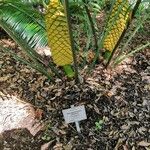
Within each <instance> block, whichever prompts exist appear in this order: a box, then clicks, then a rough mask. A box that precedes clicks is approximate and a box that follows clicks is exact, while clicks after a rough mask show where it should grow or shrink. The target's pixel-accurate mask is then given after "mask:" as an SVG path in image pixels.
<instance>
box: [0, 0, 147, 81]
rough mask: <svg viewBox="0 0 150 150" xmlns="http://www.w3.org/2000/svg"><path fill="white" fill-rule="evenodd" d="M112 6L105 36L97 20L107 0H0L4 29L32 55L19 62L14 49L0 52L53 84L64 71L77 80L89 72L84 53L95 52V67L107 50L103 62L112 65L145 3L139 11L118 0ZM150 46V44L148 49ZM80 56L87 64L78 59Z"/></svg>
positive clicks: (125, 1) (114, 0)
mask: <svg viewBox="0 0 150 150" xmlns="http://www.w3.org/2000/svg"><path fill="white" fill-rule="evenodd" d="M107 3H110V5H111V9H110V11H109V13H108V15H107V16H108V17H107V19H106V21H105V27H104V29H103V31H99V29H98V23H97V16H98V14H99V12H100V11H101V9H102V8H103V7H105V1H103V2H101V3H100V2H99V1H98V0H97V1H96V0H94V1H90V2H89V1H88V0H71V1H68V0H50V1H45V0H16V1H13V0H1V1H0V27H1V28H3V29H4V30H5V31H6V32H7V33H8V35H10V37H11V38H12V39H13V40H14V41H15V42H16V43H17V44H18V45H19V46H20V47H21V49H22V50H23V51H24V52H25V53H26V54H27V55H28V56H29V60H24V59H23V58H20V57H19V56H17V55H16V54H15V52H14V51H13V50H11V49H9V48H6V47H3V46H0V48H1V49H3V50H5V51H6V52H9V53H10V54H12V55H13V57H14V58H15V59H17V60H20V61H22V62H23V63H25V64H28V65H30V66H31V67H32V68H35V69H36V70H38V71H40V72H41V73H43V74H44V75H46V76H47V77H48V78H49V79H52V80H53V76H54V74H55V75H57V76H58V77H59V78H61V77H62V76H61V75H60V73H59V72H60V71H59V70H60V69H59V68H63V69H64V71H65V73H66V75H67V76H68V77H71V78H72V77H74V75H75V77H76V79H78V67H81V66H82V67H84V65H82V64H83V63H84V64H85V65H86V63H85V60H86V59H87V55H84V54H85V53H88V52H89V50H91V49H92V53H94V57H92V58H93V60H92V61H93V63H92V65H93V64H95V62H96V61H97V60H98V59H99V56H100V55H101V54H102V49H104V52H105V55H104V56H105V57H104V58H106V60H107V61H108V63H107V65H108V64H109V62H110V61H111V59H112V57H113V54H114V52H115V51H116V50H117V47H118V45H119V44H120V42H121V40H122V38H123V37H124V35H125V33H126V31H127V29H128V27H129V25H130V23H131V20H132V19H133V17H134V15H135V13H136V10H137V9H138V7H139V5H140V3H141V0H137V2H136V5H135V6H134V7H132V6H131V4H130V3H129V1H128V0H124V1H123V0H113V1H112V2H108V1H107ZM100 5H103V6H102V7H100ZM83 37H85V39H86V40H87V41H86V42H85V45H86V46H85V47H83V46H82V47H80V44H81V40H80V39H81V38H82V39H83ZM93 43H94V44H93ZM148 45H149V43H147V45H146V46H148ZM47 46H49V49H50V52H51V57H52V60H49V63H48V64H45V63H44V59H43V57H42V56H41V55H39V54H38V53H37V49H39V48H41V49H45V47H47ZM81 49H82V50H81ZM80 55H81V56H82V57H83V58H84V59H83V60H82V59H79V60H77V59H78V58H79V57H80ZM77 62H78V64H77ZM72 65H73V66H72ZM49 69H51V71H49ZM79 69H80V68H79ZM74 72H75V73H74Z"/></svg>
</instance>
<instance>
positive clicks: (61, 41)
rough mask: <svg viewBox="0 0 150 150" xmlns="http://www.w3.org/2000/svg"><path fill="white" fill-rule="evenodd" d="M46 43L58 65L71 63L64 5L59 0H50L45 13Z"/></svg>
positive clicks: (71, 56) (71, 55)
mask: <svg viewBox="0 0 150 150" xmlns="http://www.w3.org/2000/svg"><path fill="white" fill-rule="evenodd" d="M45 21H46V30H47V34H48V44H49V47H50V48H51V53H52V58H53V61H54V63H55V64H57V65H58V66H64V65H68V64H71V63H72V61H73V54H72V49H71V44H70V38H69V31H68V24H67V19H66V16H65V13H64V7H63V6H62V4H61V3H60V2H59V0H51V1H50V3H49V5H48V8H47V11H46V15H45Z"/></svg>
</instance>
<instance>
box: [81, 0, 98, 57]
mask: <svg viewBox="0 0 150 150" xmlns="http://www.w3.org/2000/svg"><path fill="white" fill-rule="evenodd" d="M82 1H83V3H84V7H85V11H86V13H87V16H88V18H89V21H90V26H91V29H92V33H93V37H94V43H95V49H96V51H97V53H96V54H98V53H99V51H98V42H97V41H98V40H97V36H96V30H95V27H94V22H93V20H92V16H91V14H90V11H89V9H88V6H87V3H86V1H85V0H82Z"/></svg>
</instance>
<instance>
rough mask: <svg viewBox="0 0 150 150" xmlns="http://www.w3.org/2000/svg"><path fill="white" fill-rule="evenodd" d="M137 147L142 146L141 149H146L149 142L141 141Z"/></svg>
mask: <svg viewBox="0 0 150 150" xmlns="http://www.w3.org/2000/svg"><path fill="white" fill-rule="evenodd" d="M138 145H139V146H143V147H148V146H150V143H149V142H145V141H141V142H139V143H138Z"/></svg>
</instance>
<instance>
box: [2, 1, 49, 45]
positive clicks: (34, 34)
mask: <svg viewBox="0 0 150 150" xmlns="http://www.w3.org/2000/svg"><path fill="white" fill-rule="evenodd" d="M8 1H10V0H6V1H3V2H0V22H1V24H0V26H2V24H5V26H7V27H8V28H9V29H10V30H12V31H13V34H16V33H17V34H19V37H18V38H21V39H23V40H24V43H25V44H27V45H28V46H30V47H32V48H33V47H34V48H37V47H45V46H46V45H47V36H46V32H45V27H44V23H43V20H44V19H43V17H42V15H41V14H40V12H38V11H36V10H34V9H33V8H32V6H31V5H28V4H27V5H25V4H24V5H23V4H22V3H21V2H20V3H19V2H18V1H16V2H8ZM29 8H30V9H29ZM2 28H3V29H4V30H6V32H7V33H8V34H9V31H8V30H7V29H5V28H4V27H3V26H2ZM11 36H12V35H11ZM12 38H13V37H12Z"/></svg>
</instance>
